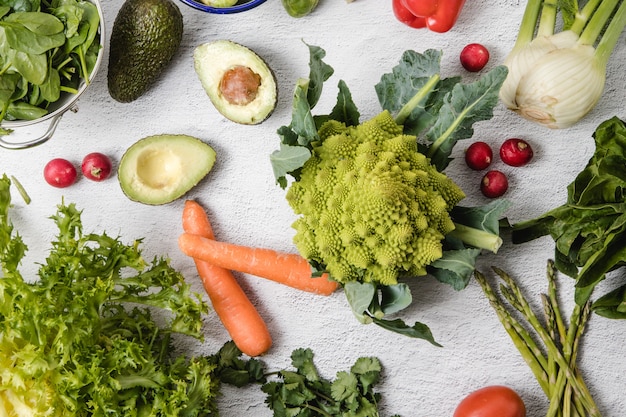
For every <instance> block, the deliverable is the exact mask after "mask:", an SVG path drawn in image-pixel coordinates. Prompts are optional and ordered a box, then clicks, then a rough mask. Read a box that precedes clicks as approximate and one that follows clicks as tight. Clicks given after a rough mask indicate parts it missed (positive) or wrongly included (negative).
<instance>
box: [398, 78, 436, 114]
mask: <svg viewBox="0 0 626 417" xmlns="http://www.w3.org/2000/svg"><path fill="white" fill-rule="evenodd" d="M440 79H441V76H440V75H439V74H435V75H433V76H431V77H430V79H429V80H428V82H426V84H424V86H423V87H422V88H420V89H419V91H418V92H417V93H416V94H415V95H414V96H413V97H412V98H411V100H409V101H408V102H407V103H406V104H405V105H404V106H402V108H401V109H400V111H399V112H398V114H397V115H396V119H395V120H396V123H397V124H399V125H403V124H404V121H405V120H406V119H407V117H409V115H410V114H411V112H412V111H413V109H414V108H416V107H417V106H418V105H419V104H420V103H421V102H423V101H424V100H425V99H426V98H427V97H428V96H429V95H430V93H431V91H432V90H434V88H435V87H436V86H437V84H438V83H439V80H440Z"/></svg>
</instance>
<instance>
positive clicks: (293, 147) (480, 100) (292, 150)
mask: <svg viewBox="0 0 626 417" xmlns="http://www.w3.org/2000/svg"><path fill="white" fill-rule="evenodd" d="M307 46H308V47H309V53H310V60H309V67H310V74H309V76H308V78H301V79H299V80H298V81H297V84H296V88H295V92H294V97H293V102H292V103H293V105H292V120H291V123H290V124H289V125H288V126H282V127H280V128H279V129H278V132H277V133H278V135H279V137H280V140H281V143H280V149H279V150H277V151H275V152H274V153H272V155H271V156H270V160H271V163H272V168H273V171H274V175H275V178H276V181H277V183H278V184H279V185H280V186H281V187H282V188H286V187H287V186H288V183H289V181H288V176H290V177H292V178H293V179H294V180H295V181H298V180H299V179H300V173H301V169H302V167H303V166H304V164H305V162H307V161H308V160H309V158H310V157H311V155H312V150H313V148H314V146H315V144H316V143H317V142H319V140H320V137H319V135H318V130H319V129H320V127H321V126H322V125H323V124H324V123H325V122H327V121H329V120H334V121H338V122H341V123H343V124H345V126H356V125H358V124H359V123H360V117H361V115H360V113H359V110H358V108H357V106H356V105H355V103H354V102H353V100H352V96H351V93H350V90H349V88H348V86H347V85H346V83H345V82H344V81H343V80H340V81H339V83H338V95H337V102H336V104H335V106H334V107H333V108H332V110H331V112H330V114H327V115H314V114H313V112H312V110H313V109H314V107H315V106H316V105H317V103H318V101H319V98H320V97H321V91H322V87H323V84H324V82H325V81H327V80H328V79H329V78H330V77H331V76H332V75H333V72H334V71H333V69H332V67H330V66H329V65H327V64H326V63H324V62H323V60H322V59H323V58H324V56H325V52H324V50H323V49H321V48H320V47H317V46H311V45H307ZM441 56H442V53H441V52H440V51H435V50H427V51H425V52H424V53H423V54H420V53H418V52H415V51H411V50H409V51H406V52H405V53H404V54H403V55H402V58H401V60H400V62H399V64H398V65H396V66H395V67H394V68H393V69H392V72H391V73H388V74H384V75H383V76H382V77H381V80H380V82H379V83H378V84H377V85H376V86H375V90H376V93H377V95H378V99H379V102H380V104H381V107H382V109H383V110H385V111H389V113H391V114H393V115H394V117H395V121H396V122H397V123H398V124H401V125H403V129H404V133H405V134H407V135H412V136H415V137H416V142H417V146H418V150H419V151H420V152H421V153H423V154H424V155H426V156H427V157H428V158H429V159H430V161H431V163H432V164H433V165H434V166H435V167H436V169H437V170H438V171H439V172H443V171H444V170H445V168H446V167H447V166H448V164H449V162H450V160H451V158H450V154H451V153H452V150H453V148H454V145H455V144H456V143H457V142H458V141H459V140H462V139H467V138H469V137H471V136H472V134H473V127H472V126H473V124H474V123H476V122H479V121H483V120H488V119H490V118H491V117H492V116H493V108H494V107H495V106H496V104H497V103H498V93H499V88H500V86H501V85H502V83H503V82H504V79H505V78H506V76H507V72H508V71H507V69H506V67H504V66H498V67H495V68H494V69H492V70H491V71H489V72H488V73H486V74H485V75H483V76H482V77H481V78H479V79H478V80H477V81H475V82H473V83H469V84H462V83H461V82H460V81H461V80H460V77H451V78H444V79H442V78H441V75H440V72H441V71H440V60H441ZM507 207H508V202H506V201H505V200H496V201H494V202H492V203H490V204H488V205H486V206H483V207H471V208H467V207H462V206H457V207H455V208H454V209H453V210H452V212H451V213H450V214H451V217H452V219H453V221H454V223H455V224H456V225H457V228H456V230H455V231H454V232H453V233H450V234H449V235H447V236H446V237H445V240H444V253H443V256H442V257H441V258H440V259H438V260H437V261H435V262H433V263H432V264H430V265H429V266H428V267H427V272H428V273H429V274H431V275H433V276H434V277H436V278H437V279H438V280H440V281H442V282H445V283H448V284H450V285H452V286H453V287H454V288H455V289H462V288H464V287H465V286H467V284H468V282H469V280H470V279H471V277H472V274H473V272H474V265H475V261H476V258H477V257H478V256H479V255H480V253H481V249H482V248H490V249H491V250H493V251H496V250H497V248H498V247H499V244H500V243H501V239H499V237H498V232H499V220H500V217H501V215H502V214H503V212H504V211H505V210H506V208H507ZM463 230H471V232H470V233H463V232H462V231H463ZM464 234H465V235H471V236H472V237H473V238H474V240H473V243H474V244H471V243H470V244H468V243H469V242H468V241H467V240H465V239H462V238H461V237H462V235H464ZM494 237H496V238H497V240H496V241H494V240H493V238H494ZM485 242H491V244H490V245H488V244H487V243H485ZM312 264H313V267H314V269H315V270H318V271H322V270H323V269H324V265H316V264H314V263H313V262H312ZM344 290H345V293H346V297H347V299H348V301H349V303H350V305H351V308H352V310H353V312H354V313H355V315H356V317H357V318H358V319H359V320H361V321H362V322H364V323H372V322H373V323H376V324H377V325H379V326H381V327H383V328H385V329H388V330H391V331H394V332H397V333H400V334H404V335H406V336H410V337H416V338H422V339H425V340H428V341H430V342H431V343H433V344H437V343H436V342H435V341H434V338H433V336H432V334H431V332H430V329H429V328H428V327H427V326H426V325H424V324H422V323H415V325H413V326H408V325H406V324H405V323H404V322H403V321H402V320H401V319H396V320H387V319H384V318H383V317H384V316H385V315H387V314H395V313H398V312H399V311H401V310H403V309H405V308H407V307H408V306H409V305H410V304H411V303H412V296H411V293H410V290H409V287H408V286H407V285H406V284H405V283H399V284H397V285H390V286H386V287H385V286H377V285H375V284H373V283H371V282H356V281H355V282H350V283H348V284H347V285H344Z"/></svg>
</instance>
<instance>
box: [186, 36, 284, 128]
mask: <svg viewBox="0 0 626 417" xmlns="http://www.w3.org/2000/svg"><path fill="white" fill-rule="evenodd" d="M194 69H195V71H196V74H197V75H198V78H199V79H200V82H201V84H202V87H203V88H204V90H205V92H206V94H207V96H208V97H209V99H210V100H211V103H212V104H213V105H214V106H215V109H216V110H217V111H219V112H220V114H222V115H223V116H224V117H226V118H227V119H228V120H231V121H233V122H235V123H241V124H248V125H253V124H258V123H261V122H263V121H264V120H265V119H267V118H268V117H269V116H270V114H271V113H272V112H273V111H274V108H275V107H276V101H277V83H276V79H275V77H274V73H273V72H272V70H271V69H270V67H269V66H268V65H267V64H266V62H265V61H264V60H263V59H262V58H261V57H260V56H259V55H257V54H256V53H255V52H254V51H252V50H251V49H249V48H247V47H245V46H243V45H241V44H238V43H235V42H232V41H227V40H218V41H213V42H208V43H205V44H202V45H200V46H198V47H196V49H195V50H194Z"/></svg>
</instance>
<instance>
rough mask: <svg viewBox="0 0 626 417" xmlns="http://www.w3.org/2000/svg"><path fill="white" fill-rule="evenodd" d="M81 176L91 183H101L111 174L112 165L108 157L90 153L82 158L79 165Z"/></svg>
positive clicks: (98, 153)
mask: <svg viewBox="0 0 626 417" xmlns="http://www.w3.org/2000/svg"><path fill="white" fill-rule="evenodd" d="M81 169H82V171H83V175H85V177H87V178H89V179H90V180H92V181H102V180H105V179H107V178H108V177H109V175H110V174H111V169H112V164H111V160H110V159H109V157H108V156H106V155H104V154H102V153H100V152H92V153H90V154H88V155H87V156H85V158H83V163H82V165H81Z"/></svg>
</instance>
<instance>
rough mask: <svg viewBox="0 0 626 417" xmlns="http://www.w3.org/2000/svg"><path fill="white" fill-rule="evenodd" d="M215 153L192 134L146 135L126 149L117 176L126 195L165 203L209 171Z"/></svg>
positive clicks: (157, 203)
mask: <svg viewBox="0 0 626 417" xmlns="http://www.w3.org/2000/svg"><path fill="white" fill-rule="evenodd" d="M215 157H216V153H215V150H214V149H213V148H212V147H211V146H209V145H208V144H206V143H205V142H203V141H201V140H200V139H197V138H195V137H193V136H187V135H154V136H148V137H145V138H143V139H140V140H139V141H137V142H135V143H134V144H133V145H131V146H130V147H129V148H128V149H127V150H126V152H125V153H124V155H123V156H122V159H121V160H120V164H119V167H118V179H119V182H120V186H121V188H122V191H123V192H124V194H125V195H126V196H127V197H128V198H129V199H131V200H133V201H137V202H140V203H144V204H150V205H160V204H166V203H170V202H172V201H174V200H176V199H178V198H180V197H182V196H183V195H185V194H186V193H187V192H188V191H189V190H191V189H192V188H193V187H195V186H196V185H197V184H198V183H199V182H200V181H201V180H202V179H203V178H204V177H205V176H206V175H207V174H208V173H209V172H210V171H211V169H212V168H213V165H214V164H215Z"/></svg>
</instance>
